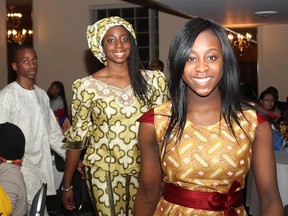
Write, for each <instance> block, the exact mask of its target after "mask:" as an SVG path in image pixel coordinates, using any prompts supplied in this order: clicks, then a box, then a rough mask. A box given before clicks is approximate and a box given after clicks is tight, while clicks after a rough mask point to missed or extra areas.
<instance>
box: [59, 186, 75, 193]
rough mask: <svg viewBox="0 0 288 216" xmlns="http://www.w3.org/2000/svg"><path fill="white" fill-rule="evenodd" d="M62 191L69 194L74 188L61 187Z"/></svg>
mask: <svg viewBox="0 0 288 216" xmlns="http://www.w3.org/2000/svg"><path fill="white" fill-rule="evenodd" d="M61 190H62V191H65V192H68V191H70V190H73V186H72V185H71V186H70V187H69V188H64V187H63V186H62V187H61Z"/></svg>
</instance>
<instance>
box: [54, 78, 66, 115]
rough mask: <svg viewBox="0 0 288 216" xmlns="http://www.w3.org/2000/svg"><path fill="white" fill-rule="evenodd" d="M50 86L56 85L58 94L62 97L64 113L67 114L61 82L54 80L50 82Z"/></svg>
mask: <svg viewBox="0 0 288 216" xmlns="http://www.w3.org/2000/svg"><path fill="white" fill-rule="evenodd" d="M51 86H56V88H58V89H59V96H60V97H61V98H62V100H63V104H64V114H65V115H68V107H67V100H66V96H65V88H64V85H63V83H62V82H60V81H54V82H52V83H51Z"/></svg>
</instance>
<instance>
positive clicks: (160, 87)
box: [150, 71, 169, 106]
mask: <svg viewBox="0 0 288 216" xmlns="http://www.w3.org/2000/svg"><path fill="white" fill-rule="evenodd" d="M150 72H153V78H152V80H151V82H152V83H151V87H152V92H153V93H152V96H151V98H150V100H151V103H152V106H155V105H158V104H162V103H164V102H166V101H168V100H169V95H168V85H167V81H166V78H165V75H164V74H163V73H162V72H160V71H150Z"/></svg>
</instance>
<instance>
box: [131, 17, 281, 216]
mask: <svg viewBox="0 0 288 216" xmlns="http://www.w3.org/2000/svg"><path fill="white" fill-rule="evenodd" d="M169 72H170V84H169V92H170V95H171V102H170V101H169V102H166V103H164V104H161V105H158V106H156V107H154V108H152V109H151V110H149V111H148V112H147V113H146V114H144V115H143V116H142V117H141V118H140V119H139V121H140V122H141V123H140V127H139V136H138V137H139V145H140V153H141V154H140V155H141V169H140V170H141V172H140V186H139V189H138V192H137V195H136V200H135V204H134V215H135V216H140V215H141V216H143V215H149V216H150V215H153V214H154V215H175V216H179V215H183V216H184V215H185V216H187V215H197V216H199V215H210V216H220V215H225V216H228V215H229V216H236V215H241V216H243V215H247V213H246V212H245V208H244V206H243V189H244V186H245V177H246V175H247V172H248V170H249V168H250V164H251V165H252V167H253V171H254V176H255V180H256V184H257V188H258V194H259V197H260V201H261V210H262V215H283V207H282V202H281V198H280V195H279V191H278V187H277V179H276V168H275V159H274V152H273V143H272V131H271V127H270V125H269V123H268V122H267V119H266V117H265V116H266V114H265V113H264V112H263V111H261V109H258V108H257V107H255V106H254V104H251V103H248V102H247V101H244V100H242V99H241V98H240V93H239V81H238V77H239V76H238V67H237V62H236V59H235V56H234V53H233V50H232V48H231V46H230V44H229V40H228V39H227V33H226V32H225V30H224V29H223V28H222V27H221V26H219V25H218V24H216V23H214V22H213V21H210V20H207V19H202V18H196V19H193V20H190V21H188V22H187V23H186V24H185V25H184V26H183V27H182V28H181V29H180V30H179V32H178V33H177V35H176V37H175V40H174V41H173V43H172V45H171V47H170V52H169ZM260 112H261V113H260ZM252 153H253V154H252ZM163 176H164V182H165V186H164V190H163V191H162V192H161V189H162V179H163ZM161 194H163V196H161Z"/></svg>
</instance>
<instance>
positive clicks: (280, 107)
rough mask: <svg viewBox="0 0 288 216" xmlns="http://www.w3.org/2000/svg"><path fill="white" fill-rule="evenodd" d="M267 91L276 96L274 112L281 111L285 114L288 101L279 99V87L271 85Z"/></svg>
mask: <svg viewBox="0 0 288 216" xmlns="http://www.w3.org/2000/svg"><path fill="white" fill-rule="evenodd" d="M266 91H268V92H270V93H271V94H272V95H273V96H274V100H275V102H274V107H273V109H272V110H273V112H274V113H275V112H279V113H280V114H281V115H283V114H284V112H285V110H286V107H287V103H286V102H283V101H279V94H278V90H277V88H275V87H274V86H269V87H268V88H267V89H266Z"/></svg>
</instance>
